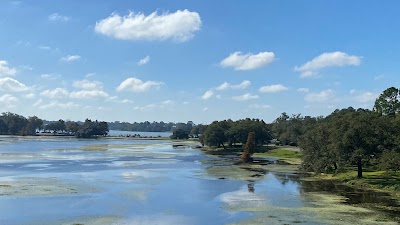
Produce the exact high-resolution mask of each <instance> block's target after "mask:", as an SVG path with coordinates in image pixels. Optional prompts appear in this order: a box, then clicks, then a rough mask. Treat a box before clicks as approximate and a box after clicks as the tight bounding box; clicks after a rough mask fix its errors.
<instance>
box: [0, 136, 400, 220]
mask: <svg viewBox="0 0 400 225" xmlns="http://www.w3.org/2000/svg"><path fill="white" fill-rule="evenodd" d="M173 143H174V142H172V141H168V140H134V139H133V140H132V139H111V138H108V139H98V140H77V139H74V138H49V137H40V138H38V137H26V138H22V137H6V136H4V137H0V168H1V169H0V224H6V225H8V224H143V225H144V224H146V225H152V224H154V225H155V224H161V225H169V224H188V225H197V224H199V225H200V224H398V222H399V218H398V215H399V214H398V212H399V211H397V210H399V205H398V202H397V201H396V200H394V199H391V198H390V197H389V196H387V195H385V194H382V193H374V192H366V191H362V190H355V189H351V188H348V187H345V186H343V185H340V184H335V183H331V182H307V181H304V180H302V179H300V177H299V175H298V174H297V173H296V172H295V171H294V170H293V168H292V167H290V166H288V167H284V166H283V165H280V164H277V163H276V162H275V161H273V160H272V161H268V160H267V161H266V162H264V163H260V164H258V165H248V166H244V165H236V164H235V163H234V162H235V160H236V157H235V156H217V155H208V154H206V153H205V152H203V151H201V150H199V149H197V148H195V146H196V145H197V143H195V142H180V143H179V144H180V145H183V146H180V147H178V148H174V147H173Z"/></svg>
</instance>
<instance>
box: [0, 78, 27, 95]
mask: <svg viewBox="0 0 400 225" xmlns="http://www.w3.org/2000/svg"><path fill="white" fill-rule="evenodd" d="M0 90H2V91H7V92H20V91H27V90H29V88H28V87H27V86H26V85H25V84H23V83H20V82H19V81H17V80H15V79H13V78H10V77H4V78H0Z"/></svg>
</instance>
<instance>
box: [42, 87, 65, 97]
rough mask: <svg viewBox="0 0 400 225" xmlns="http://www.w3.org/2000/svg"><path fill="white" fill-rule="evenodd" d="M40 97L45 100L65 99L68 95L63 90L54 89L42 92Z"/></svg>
mask: <svg viewBox="0 0 400 225" xmlns="http://www.w3.org/2000/svg"><path fill="white" fill-rule="evenodd" d="M40 95H41V96H44V97H47V98H67V97H68V95H69V93H68V91H67V90H65V89H64V88H56V89H53V90H45V91H42V92H41V93H40Z"/></svg>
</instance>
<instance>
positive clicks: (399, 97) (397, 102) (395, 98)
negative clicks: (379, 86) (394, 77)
mask: <svg viewBox="0 0 400 225" xmlns="http://www.w3.org/2000/svg"><path fill="white" fill-rule="evenodd" d="M374 111H376V112H378V113H379V114H381V115H392V116H393V115H395V114H396V113H398V112H399V111H400V90H399V89H397V88H395V87H390V88H388V89H386V90H384V91H383V93H382V94H381V95H379V97H378V98H377V99H376V100H375V105H374Z"/></svg>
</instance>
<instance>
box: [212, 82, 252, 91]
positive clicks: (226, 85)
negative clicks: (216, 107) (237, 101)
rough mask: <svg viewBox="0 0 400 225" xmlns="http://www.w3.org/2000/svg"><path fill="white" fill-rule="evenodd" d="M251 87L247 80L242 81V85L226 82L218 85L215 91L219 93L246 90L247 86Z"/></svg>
mask: <svg viewBox="0 0 400 225" xmlns="http://www.w3.org/2000/svg"><path fill="white" fill-rule="evenodd" d="M250 85H251V82H250V81H248V80H244V81H243V82H242V83H240V84H237V85H233V84H230V83H228V82H224V83H223V84H221V85H219V86H218V87H217V88H216V89H217V90H219V91H223V90H228V89H246V88H247V87H248V86H250Z"/></svg>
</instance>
